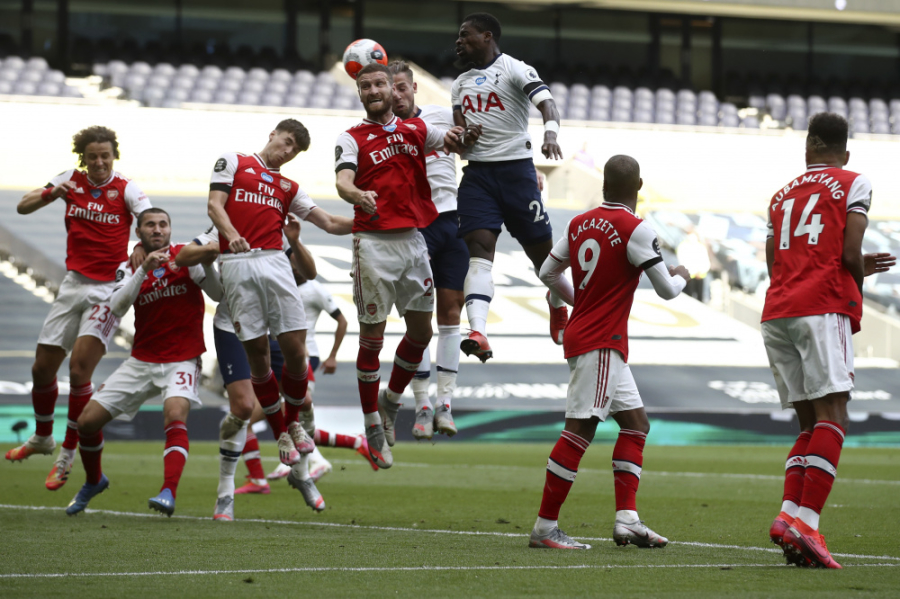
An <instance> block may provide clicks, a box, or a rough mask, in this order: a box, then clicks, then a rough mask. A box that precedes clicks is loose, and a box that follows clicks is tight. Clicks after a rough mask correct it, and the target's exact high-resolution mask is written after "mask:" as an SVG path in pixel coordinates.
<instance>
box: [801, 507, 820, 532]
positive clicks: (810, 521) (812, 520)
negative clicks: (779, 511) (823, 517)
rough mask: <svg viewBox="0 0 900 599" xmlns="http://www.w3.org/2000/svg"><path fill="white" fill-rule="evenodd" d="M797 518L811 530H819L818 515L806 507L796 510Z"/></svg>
mask: <svg viewBox="0 0 900 599" xmlns="http://www.w3.org/2000/svg"><path fill="white" fill-rule="evenodd" d="M797 517H798V518H800V519H801V520H803V522H804V523H805V524H806V525H807V526H809V527H810V528H811V529H813V530H819V514H817V513H815V512H814V511H812V510H811V509H810V508H808V507H802V508H800V509H799V510H797Z"/></svg>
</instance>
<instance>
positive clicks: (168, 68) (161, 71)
mask: <svg viewBox="0 0 900 599" xmlns="http://www.w3.org/2000/svg"><path fill="white" fill-rule="evenodd" d="M176 72H177V71H176V70H175V67H173V66H172V65H171V64H169V63H167V62H161V63H159V64H158V65H156V66H155V67H153V74H154V75H161V76H163V77H169V78H171V77H174V76H175V73H176Z"/></svg>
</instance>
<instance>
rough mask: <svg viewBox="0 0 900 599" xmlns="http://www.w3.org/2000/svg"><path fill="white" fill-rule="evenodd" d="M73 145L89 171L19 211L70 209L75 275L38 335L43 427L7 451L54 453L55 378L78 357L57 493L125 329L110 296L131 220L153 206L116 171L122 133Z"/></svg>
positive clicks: (68, 174)
mask: <svg viewBox="0 0 900 599" xmlns="http://www.w3.org/2000/svg"><path fill="white" fill-rule="evenodd" d="M72 141H73V144H72V151H73V152H74V153H75V154H76V155H78V159H79V166H81V167H83V168H84V170H78V169H69V170H66V171H63V172H62V173H60V174H58V175H57V176H55V177H53V178H52V179H51V180H50V182H49V183H47V185H45V186H44V187H43V188H41V189H35V190H34V191H30V192H28V193H27V194H25V196H24V197H23V198H22V201H21V202H19V205H18V208H17V209H18V212H19V214H31V213H32V212H35V211H37V210H40V209H41V208H44V207H46V206H50V205H52V204H54V203H56V201H57V200H62V202H61V203H63V204H65V222H66V231H67V233H68V235H67V238H66V270H67V271H68V272H67V273H66V276H65V278H64V279H63V282H62V284H61V285H60V287H59V294H58V295H57V297H56V301H54V302H53V305H52V306H51V308H50V314H48V315H47V319H46V320H45V321H44V326H43V328H42V329H41V334H40V335H39V336H38V341H37V350H36V351H35V358H34V365H33V366H32V367H31V377H32V381H33V387H32V390H31V401H32V403H33V404H34V418H35V421H36V428H35V432H34V434H33V435H32V436H31V437H30V438H29V439H28V441H26V442H25V443H24V444H23V445H21V446H19V447H16V448H15V449H11V450H9V451H8V452H6V459H7V460H11V461H17V460H24V459H26V458H28V457H29V456H30V455H32V454H35V453H39V454H50V453H53V449H54V448H55V447H56V441H55V440H54V439H53V410H54V407H55V405H56V398H57V396H58V394H59V392H58V388H57V383H56V373H57V372H58V371H59V367H60V365H61V364H62V362H63V360H64V359H65V358H66V354H67V353H69V352H71V357H70V359H69V410H68V418H69V421H68V426H67V427H66V437H65V440H64V441H63V445H62V448H61V449H60V452H59V457H58V458H57V460H56V462H55V463H54V464H53V468H52V469H51V470H50V474H49V475H48V476H47V481H46V483H45V484H46V486H47V488H48V489H50V490H51V491H53V490H56V489H59V488H60V487H62V486H63V485H64V484H65V483H66V480H67V479H68V476H69V472H70V471H71V469H72V460H74V459H75V449H76V447H77V446H78V432H77V428H76V421H77V420H78V417H79V416H80V415H81V411H82V409H83V408H84V406H85V405H86V404H87V402H88V401H89V400H90V398H91V393H93V386H92V385H91V377H92V376H93V374H94V368H96V367H97V364H98V363H99V362H100V359H101V358H102V357H103V354H104V353H106V349H107V346H108V345H109V340H110V339H111V338H112V336H113V335H114V334H115V332H116V329H117V328H118V326H119V320H118V318H117V317H116V316H115V315H114V314H113V313H112V311H111V309H110V305H109V297H110V295H111V294H112V290H113V284H114V279H115V276H116V266H118V264H119V263H120V262H122V261H123V260H125V259H126V257H127V248H128V238H129V235H130V230H131V222H132V216H133V215H138V214H140V213H141V212H142V211H144V210H146V209H148V208H150V201H149V200H148V199H147V196H145V195H144V192H142V191H141V190H140V188H139V187H138V186H137V184H136V183H135V182H134V181H131V180H129V179H126V178H125V177H124V176H122V175H121V174H120V173H118V172H116V171H115V170H113V163H114V161H115V160H116V159H117V158H118V157H119V142H118V140H117V139H116V133H115V131H113V130H111V129H108V128H106V127H88V128H87V129H82V130H81V131H79V132H78V133H76V134H75V135H74V136H73V138H72Z"/></svg>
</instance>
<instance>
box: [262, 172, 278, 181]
mask: <svg viewBox="0 0 900 599" xmlns="http://www.w3.org/2000/svg"><path fill="white" fill-rule="evenodd" d="M260 177H262V180H263V181H265V182H266V183H274V182H275V179H273V178H272V175H270V174H269V173H263V174H261V175H260Z"/></svg>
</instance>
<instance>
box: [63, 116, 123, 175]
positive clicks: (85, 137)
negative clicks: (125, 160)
mask: <svg viewBox="0 0 900 599" xmlns="http://www.w3.org/2000/svg"><path fill="white" fill-rule="evenodd" d="M107 141H108V142H109V143H110V145H112V151H113V158H116V159H118V158H119V141H118V140H117V139H116V132H115V131H113V130H112V129H110V128H108V127H100V126H99V125H95V126H93V127H88V128H87V129H82V130H81V131H79V132H78V133H76V134H75V135H73V136H72V152H74V153H75V154H78V166H85V162H84V153H85V152H86V151H87V147H88V145H90V144H93V143H104V142H107Z"/></svg>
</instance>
